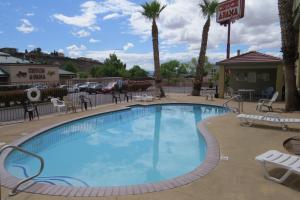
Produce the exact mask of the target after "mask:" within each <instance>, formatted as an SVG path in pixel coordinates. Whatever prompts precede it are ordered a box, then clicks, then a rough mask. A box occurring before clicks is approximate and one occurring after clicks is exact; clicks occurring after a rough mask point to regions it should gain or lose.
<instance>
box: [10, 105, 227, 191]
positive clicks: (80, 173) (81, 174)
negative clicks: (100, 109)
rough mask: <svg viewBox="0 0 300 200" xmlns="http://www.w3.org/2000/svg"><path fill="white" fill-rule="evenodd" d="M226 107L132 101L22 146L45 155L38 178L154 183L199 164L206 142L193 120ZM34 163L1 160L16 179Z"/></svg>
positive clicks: (20, 158) (19, 157) (20, 157)
mask: <svg viewBox="0 0 300 200" xmlns="http://www.w3.org/2000/svg"><path fill="white" fill-rule="evenodd" d="M225 112H226V110H225V109H224V108H220V107H215V106H207V105H189V104H166V105H156V106H135V107H131V108H130V109H127V110H122V111H118V112H112V113H107V114H101V115H97V116H92V117H89V118H85V119H81V120H77V121H73V122H70V123H67V124H64V125H61V126H58V127H56V128H53V129H50V130H48V131H45V132H44V133H42V134H40V135H38V136H36V137H34V138H32V139H30V140H28V141H27V142H25V143H24V144H22V145H21V146H22V147H23V148H25V149H27V150H29V151H31V152H35V153H37V154H39V155H40V156H42V157H43V158H44V160H45V168H44V171H43V173H42V174H41V175H40V177H38V178H36V179H35V181H36V182H42V183H47V184H52V185H68V186H71V185H72V186H80V187H88V186H124V185H135V184H143V183H154V182H159V181H162V180H166V179H171V178H174V177H177V176H180V175H183V174H185V173H188V172H190V171H192V170H194V169H195V168H197V167H198V166H199V165H201V163H202V162H203V160H204V159H205V155H206V143H205V141H204V138H203V137H202V135H201V134H199V132H198V129H197V127H196V125H197V123H198V122H200V121H201V120H203V119H205V118H207V117H211V116H217V115H221V114H223V113H225ZM38 166H39V162H38V161H37V160H35V159H34V158H30V157H28V156H26V155H24V154H22V153H18V152H13V153H11V154H10V155H9V156H8V157H7V159H6V161H5V167H6V169H7V170H8V171H9V172H10V173H11V174H13V175H14V176H16V177H19V178H24V177H26V176H30V175H32V174H34V173H35V172H36V170H37V169H38Z"/></svg>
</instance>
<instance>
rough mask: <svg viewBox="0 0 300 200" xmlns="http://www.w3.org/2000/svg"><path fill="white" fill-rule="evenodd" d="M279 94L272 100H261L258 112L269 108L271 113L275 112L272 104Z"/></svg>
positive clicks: (274, 95)
mask: <svg viewBox="0 0 300 200" xmlns="http://www.w3.org/2000/svg"><path fill="white" fill-rule="evenodd" d="M278 94H279V93H278V92H275V93H274V94H273V97H272V98H271V99H260V100H259V101H258V103H257V106H256V110H259V111H262V108H263V107H267V108H268V110H269V111H273V107H272V104H273V103H274V102H275V101H276V100H277V98H278Z"/></svg>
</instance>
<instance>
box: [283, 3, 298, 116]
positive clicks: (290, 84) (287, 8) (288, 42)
mask: <svg viewBox="0 0 300 200" xmlns="http://www.w3.org/2000/svg"><path fill="white" fill-rule="evenodd" d="M278 10H279V16H280V27H281V42H282V48H281V51H282V53H283V62H284V65H285V74H284V75H285V96H286V101H285V109H286V110H287V111H294V110H296V109H297V108H299V102H300V101H299V99H298V98H299V96H298V92H297V87H296V76H295V68H296V65H295V63H296V59H297V46H296V45H297V44H298V43H297V42H296V34H295V30H294V27H293V1H291V0H278Z"/></svg>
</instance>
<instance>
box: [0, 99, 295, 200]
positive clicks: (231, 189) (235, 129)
mask: <svg viewBox="0 0 300 200" xmlns="http://www.w3.org/2000/svg"><path fill="white" fill-rule="evenodd" d="M223 102H224V100H219V99H216V100H214V101H206V100H205V98H203V97H191V96H187V95H179V94H178V95H177V94H176V95H175V94H174V95H169V96H168V97H167V98H166V99H163V100H161V101H158V100H157V101H155V102H154V103H203V104H213V105H222V103H223ZM131 104H136V103H135V102H132V103H129V104H128V103H122V104H117V105H115V104H111V105H104V106H99V107H97V108H96V109H93V110H91V111H86V112H78V113H70V114H55V115H50V116H46V117H43V118H41V119H40V120H34V121H31V122H24V123H17V124H12V125H5V126H0V143H2V142H4V143H7V144H9V143H11V142H13V141H15V140H16V139H19V138H21V137H24V136H26V135H28V134H30V133H32V132H36V131H38V130H40V129H43V128H44V127H46V126H51V125H54V124H57V123H61V122H62V121H68V120H71V119H74V118H78V117H83V116H88V115H91V114H96V113H101V112H107V111H113V110H118V109H120V108H124V107H126V106H128V105H131ZM139 104H140V103H139ZM255 106H256V103H245V106H244V112H245V113H257V112H256V111H255ZM282 107H283V104H282V103H276V104H275V105H274V108H276V109H277V110H278V111H280V110H281V108H282ZM283 115H286V116H289V117H297V118H300V113H299V112H298V113H284V114H283ZM204 123H205V124H204V125H205V126H206V128H207V130H208V131H209V132H210V133H211V134H212V135H213V136H214V137H215V138H216V139H217V141H218V143H219V146H220V153H221V158H222V159H221V160H220V162H219V164H218V165H217V167H216V168H215V169H214V170H213V171H211V172H210V173H209V174H208V175H206V176H204V177H201V178H200V179H198V180H196V181H194V182H193V183H190V184H187V185H185V186H181V187H177V188H175V189H170V190H165V191H161V192H153V193H146V194H141V195H128V196H114V197H80V198H79V197H62V196H60V197H59V196H47V195H36V194H30V193H23V192H22V193H20V194H18V195H16V196H14V197H9V198H8V199H20V200H21V199H22V200H25V199H26V200H27V199H28V200H29V199H30V200H48V199H49V200H52V199H53V200H54V199H58V200H60V199H109V200H110V199H114V200H127V199H128V200H129V199H133V200H135V199H136V200H138V199H163V200H177V199H178V200H179V199H180V200H202V199H203V200H204V199H205V200H219V199H222V200H224V199H225V200H227V199H228V200H234V199H238V200H244V199H245V200H246V199H249V200H253V199H270V200H271V199H272V200H273V199H278V200H281V199H289V200H293V199H297V200H298V199H299V191H300V176H297V175H292V176H291V177H290V178H288V179H287V181H286V182H285V183H284V184H283V185H280V184H277V183H274V182H272V181H269V180H266V179H265V178H264V177H263V172H262V169H261V167H260V165H259V164H258V163H257V162H256V161H255V160H254V158H255V156H257V155H259V154H261V153H263V152H265V151H267V150H270V149H276V150H279V151H282V152H286V150H285V149H284V147H283V145H282V144H283V142H284V141H285V140H286V139H288V138H290V137H295V136H300V125H299V124H298V125H295V126H290V127H291V129H289V131H286V132H285V131H282V130H281V128H280V127H279V126H277V125H270V126H269V125H257V126H254V127H241V126H240V125H239V121H238V119H237V118H236V114H233V113H231V114H227V115H225V116H221V117H216V118H210V119H208V120H207V121H205V122H204ZM280 172H281V171H278V170H274V173H276V174H277V173H280ZM7 194H8V190H6V189H5V188H3V194H2V198H4V197H6V196H7Z"/></svg>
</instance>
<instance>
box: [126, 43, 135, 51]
mask: <svg viewBox="0 0 300 200" xmlns="http://www.w3.org/2000/svg"><path fill="white" fill-rule="evenodd" d="M133 47H134V44H132V43H131V42H128V43H127V44H126V45H124V46H123V50H124V51H127V50H128V49H131V48H133Z"/></svg>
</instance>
